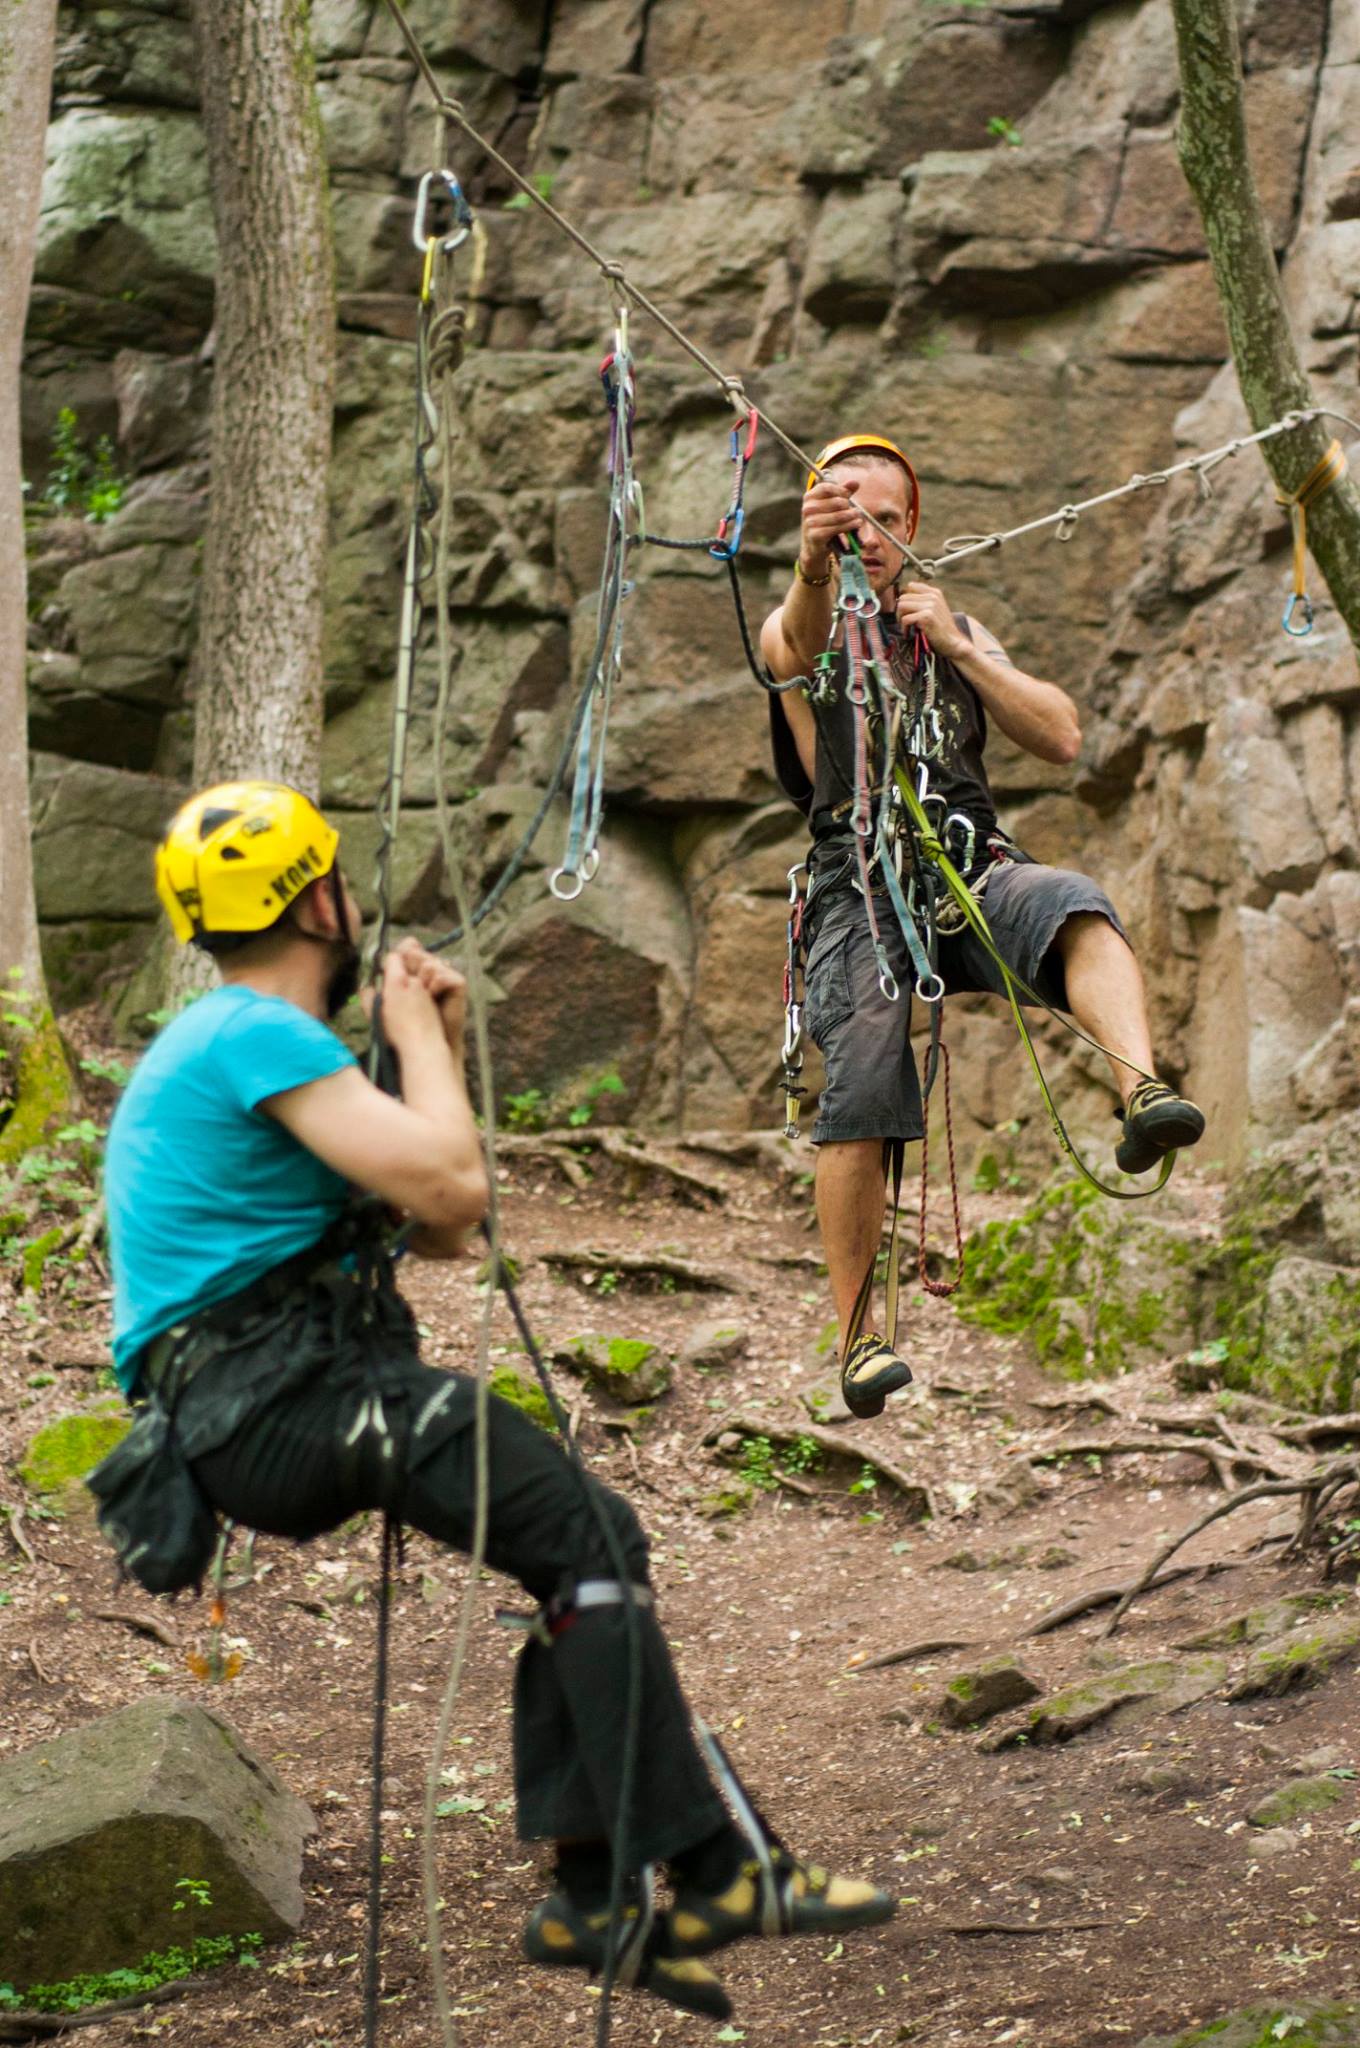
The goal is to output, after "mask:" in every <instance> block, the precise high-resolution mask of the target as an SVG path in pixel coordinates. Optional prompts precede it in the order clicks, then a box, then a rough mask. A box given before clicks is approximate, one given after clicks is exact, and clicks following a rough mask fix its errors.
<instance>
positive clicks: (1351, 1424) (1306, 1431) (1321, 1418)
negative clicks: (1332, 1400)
mask: <svg viewBox="0 0 1360 2048" xmlns="http://www.w3.org/2000/svg"><path fill="white" fill-rule="evenodd" d="M1274 1434H1275V1435H1276V1436H1279V1437H1283V1438H1284V1440H1285V1442H1286V1443H1290V1444H1320V1443H1326V1441H1327V1439H1328V1438H1329V1437H1343V1436H1355V1437H1360V1415H1314V1416H1311V1417H1310V1418H1309V1419H1308V1420H1307V1421H1305V1422H1282V1423H1281V1424H1280V1426H1279V1428H1278V1429H1276V1430H1275V1431H1274Z"/></svg>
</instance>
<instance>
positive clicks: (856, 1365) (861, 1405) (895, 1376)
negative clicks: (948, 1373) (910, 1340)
mask: <svg viewBox="0 0 1360 2048" xmlns="http://www.w3.org/2000/svg"><path fill="white" fill-rule="evenodd" d="M910 1379H911V1367H910V1366H909V1365H908V1364H907V1361H906V1359H905V1358H899V1357H898V1355H897V1353H896V1352H895V1351H894V1350H893V1348H892V1346H891V1345H890V1344H886V1343H885V1342H884V1340H883V1339H882V1337H879V1336H877V1335H875V1333H874V1332H873V1331H872V1330H866V1331H865V1332H864V1334H863V1336H860V1337H856V1339H855V1341H854V1343H853V1344H852V1345H851V1346H850V1349H849V1350H848V1351H847V1352H846V1354H845V1362H844V1364H843V1365H842V1366H841V1394H842V1396H843V1398H844V1401H845V1405H846V1407H847V1408H848V1409H849V1410H850V1413H851V1414H852V1415H859V1416H869V1415H881V1414H882V1413H883V1404H884V1402H885V1401H886V1400H887V1398H888V1396H889V1394H895V1393H896V1392H897V1389H898V1388H899V1387H905V1386H906V1385H907V1384H908V1383H909V1381H910Z"/></svg>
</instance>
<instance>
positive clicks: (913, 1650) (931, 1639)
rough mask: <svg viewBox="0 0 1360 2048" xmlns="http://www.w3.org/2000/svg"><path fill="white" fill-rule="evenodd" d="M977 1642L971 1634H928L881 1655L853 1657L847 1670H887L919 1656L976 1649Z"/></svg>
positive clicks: (940, 1655) (912, 1661)
mask: <svg viewBox="0 0 1360 2048" xmlns="http://www.w3.org/2000/svg"><path fill="white" fill-rule="evenodd" d="M976 1648H977V1643H976V1641H975V1640H974V1638H973V1637H971V1636H926V1637H924V1638H923V1639H922V1641H921V1642H919V1643H906V1644H904V1646H903V1647H902V1648H901V1649H900V1650H884V1651H883V1652H882V1654H881V1655H880V1656H877V1657H865V1658H864V1659H863V1660H862V1661H859V1660H857V1659H855V1658H854V1657H851V1658H849V1659H848V1660H847V1662H846V1669H847V1671H854V1672H860V1671H886V1670H887V1669H888V1667H889V1666H890V1665H892V1664H914V1663H915V1661H916V1659H917V1658H918V1657H942V1656H944V1654H945V1652H946V1651H947V1650H975V1649H976Z"/></svg>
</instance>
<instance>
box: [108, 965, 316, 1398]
mask: <svg viewBox="0 0 1360 2048" xmlns="http://www.w3.org/2000/svg"><path fill="white" fill-rule="evenodd" d="M355 1064H356V1062H355V1059H354V1055H353V1054H352V1053H351V1052H349V1051H348V1050H347V1049H346V1047H344V1046H343V1045H342V1044H341V1043H340V1040H339V1039H338V1038H337V1037H336V1036H335V1034H334V1032H332V1031H330V1030H328V1029H327V1027H326V1026H325V1025H324V1024H322V1023H321V1022H320V1021H319V1020H318V1019H317V1018H315V1017H312V1016H309V1015H308V1014H307V1012H306V1011H305V1010H300V1009H299V1008H298V1007H297V1005H296V1004H295V1003H289V1002H285V1001H284V1000H283V998H282V997H280V996H265V995H259V994H257V992H256V991H255V990H254V989H250V988H243V987H240V986H239V985H238V986H234V987H227V988H218V989H214V990H213V992H212V994H211V995H206V996H201V997H200V998H199V1000H198V1001H197V1002H196V1003H191V1004H190V1005H189V1007H188V1009H187V1010H183V1011H181V1012H180V1014H179V1016H178V1017H176V1018H175V1019H174V1021H173V1022H172V1023H170V1024H168V1025H167V1026H166V1028H165V1029H164V1031H162V1032H161V1033H160V1035H159V1036H158V1037H157V1038H156V1039H154V1040H153V1042H152V1043H151V1045H150V1046H149V1047H148V1049H147V1051H146V1053H145V1055H144V1056H143V1058H142V1060H141V1062H140V1063H139V1065H138V1067H137V1071H136V1072H135V1073H134V1075H133V1077H132V1079H131V1081H130V1082H129V1083H128V1085H127V1089H126V1090H125V1092H124V1095H123V1098H122V1100H121V1102H120V1103H119V1104H118V1108H117V1111H116V1113H115V1115H114V1119H113V1124H112V1126H111V1128H110V1131H109V1139H108V1148H107V1151H106V1154H105V1163H104V1191H105V1200H106V1203H107V1209H108V1226H109V1247H110V1251H111V1254H112V1262H113V1304H114V1305H113V1361H114V1369H115V1371H116V1372H117V1374H118V1378H119V1381H120V1383H121V1385H122V1386H123V1387H124V1388H125V1389H128V1390H130V1389H131V1388H132V1386H133V1384H134V1382H135V1380H136V1377H137V1366H138V1356H139V1353H140V1352H141V1350H142V1348H143V1347H144V1346H145V1345H146V1344H148V1343H149V1342H150V1341H151V1339H152V1338H153V1337H155V1336H157V1335H158V1334H159V1333H160V1332H161V1331H162V1330H167V1329H169V1327H170V1325H171V1324H172V1323H175V1322H178V1321H179V1320H180V1319H181V1317H183V1316H186V1315H191V1314H193V1313H194V1311H195V1310H197V1309H202V1308H207V1307H208V1306H209V1305H210V1304H211V1303H212V1302H215V1301H222V1300H224V1299H225V1297H226V1296H227V1295H229V1294H235V1293H237V1292H238V1291H239V1290H240V1289H241V1288H242V1287H248V1286H249V1285H250V1283H251V1281H252V1280H257V1279H259V1277H260V1275H261V1274H262V1273H266V1272H268V1270H269V1268H270V1267H271V1266H277V1265H279V1264H280V1263H281V1262H282V1261H283V1260H284V1259H287V1258H291V1257H292V1255H293V1254H294V1253H295V1252H300V1251H304V1250H305V1249H306V1247H307V1246H308V1245H309V1244H314V1243H315V1242H316V1240H317V1238H318V1237H320V1236H321V1235H322V1234H323V1232H324V1231H325V1230H326V1229H327V1228H328V1227H329V1226H330V1224H331V1223H333V1222H334V1220H335V1218H336V1217H337V1216H338V1215H339V1213H340V1210H341V1209H342V1207H343V1206H344V1203H345V1199H346V1196H347V1194H348V1192H349V1186H348V1183H347V1182H346V1181H345V1180H343V1179H342V1178H341V1176H340V1175H339V1174H338V1173H336V1172H334V1171H333V1170H332V1168H330V1167H329V1166H327V1165H326V1164H325V1162H324V1161H323V1160H320V1159H318V1158H317V1157H316V1155H315V1153H313V1152H309V1151H308V1150H307V1148H306V1146H305V1145H300V1144H299V1143H298V1141H297V1139H296V1138H294V1137H293V1136H292V1135H291V1133H290V1132H288V1131H287V1130H285V1129H284V1127H283V1125H282V1124H280V1123H278V1122H277V1121H276V1120H275V1119H274V1118H273V1117H271V1116H270V1115H268V1114H267V1112H265V1111H263V1110H261V1109H260V1108H259V1104H260V1103H261V1102H263V1101H264V1099H265V1098H266V1097H267V1096H270V1095H278V1094H280V1093H281V1092H282V1091H283V1090H284V1089H285V1088H298V1087H301V1086H302V1085H303V1083H304V1082H307V1081H319V1080H322V1079H324V1077H325V1076H326V1075H327V1074H334V1073H337V1072H338V1071H339V1070H340V1069H341V1068H342V1067H349V1066H353V1065H355Z"/></svg>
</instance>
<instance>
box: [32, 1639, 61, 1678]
mask: <svg viewBox="0 0 1360 2048" xmlns="http://www.w3.org/2000/svg"><path fill="white" fill-rule="evenodd" d="M28 1661H29V1663H30V1664H31V1665H32V1666H33V1669H34V1672H35V1673H36V1675H37V1676H38V1678H40V1679H41V1681H42V1683H43V1684H44V1685H55V1684H56V1683H57V1681H56V1679H55V1678H54V1677H53V1676H52V1674H51V1672H50V1671H49V1670H48V1669H47V1667H46V1665H45V1664H44V1663H43V1661H42V1658H41V1657H40V1656H39V1655H38V1638H37V1637H36V1636H34V1638H33V1640H32V1642H31V1643H30V1644H29V1646H28Z"/></svg>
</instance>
